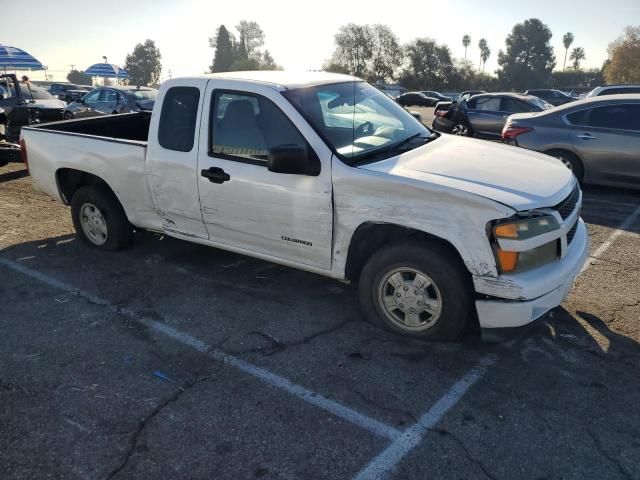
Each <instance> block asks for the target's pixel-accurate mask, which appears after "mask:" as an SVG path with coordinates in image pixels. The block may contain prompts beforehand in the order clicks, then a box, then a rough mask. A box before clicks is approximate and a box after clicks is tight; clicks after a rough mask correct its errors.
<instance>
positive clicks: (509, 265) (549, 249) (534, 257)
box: [491, 215, 560, 273]
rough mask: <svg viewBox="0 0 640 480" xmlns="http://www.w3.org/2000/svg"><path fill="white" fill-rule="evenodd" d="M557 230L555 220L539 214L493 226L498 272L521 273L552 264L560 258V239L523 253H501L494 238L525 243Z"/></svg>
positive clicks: (505, 251)
mask: <svg viewBox="0 0 640 480" xmlns="http://www.w3.org/2000/svg"><path fill="white" fill-rule="evenodd" d="M559 228H560V225H559V224H558V221H557V220H556V219H555V217H552V216H550V215H539V216H533V217H529V218H523V219H522V220H513V221H507V222H502V223H497V224H495V225H493V228H492V230H491V233H492V235H493V239H492V240H493V250H494V253H495V256H496V263H497V265H498V269H499V270H500V272H501V273H520V272H523V271H526V270H531V269H533V268H536V267H540V266H542V265H545V264H547V263H550V262H553V261H554V260H556V259H557V258H558V257H559V251H560V247H559V239H555V240H553V241H551V242H548V243H545V244H543V245H540V246H537V247H535V248H532V249H530V250H526V251H520V252H516V251H509V250H503V249H502V248H501V247H500V245H499V244H498V241H497V239H505V240H516V241H518V240H528V239H531V238H534V237H537V236H539V235H543V234H545V233H549V232H552V231H553V230H557V229H559Z"/></svg>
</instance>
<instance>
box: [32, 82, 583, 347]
mask: <svg viewBox="0 0 640 480" xmlns="http://www.w3.org/2000/svg"><path fill="white" fill-rule="evenodd" d="M345 110H351V111H357V112H358V116H357V118H355V119H354V115H353V114H351V118H352V120H351V122H350V123H349V124H346V123H344V119H345V118H348V117H346V116H343V112H344V111H345ZM76 133H82V134H83V135H77V134H76ZM23 140H24V142H25V146H26V148H25V152H24V153H25V155H26V157H27V161H28V165H29V169H30V172H31V176H32V181H33V185H34V188H35V189H36V190H39V191H43V192H45V193H47V194H49V195H51V196H53V197H55V198H57V199H60V200H62V201H63V202H65V203H68V204H71V213H72V218H73V221H74V225H75V228H76V231H77V234H78V237H79V238H80V240H82V241H83V242H85V243H87V244H88V245H89V246H92V247H94V248H97V249H101V250H117V249H121V248H125V247H127V246H129V245H130V243H131V239H132V229H133V226H135V227H138V228H144V229H148V230H151V231H157V232H164V233H166V234H167V235H171V236H174V237H176V238H180V239H183V240H187V241H192V242H197V243H202V244H205V245H211V246H216V247H219V248H223V249H227V250H231V251H234V252H238V253H244V254H247V255H251V256H254V257H258V258H262V259H265V260H270V261H273V262H277V263H281V264H284V265H288V266H291V267H295V268H299V269H303V270H308V271H311V272H315V273H318V274H321V275H325V276H329V277H332V278H336V279H342V280H345V279H346V280H355V281H358V283H359V285H358V288H359V296H360V301H361V304H362V307H363V310H364V312H365V316H366V318H367V319H369V320H370V321H372V322H375V323H378V324H380V325H383V326H386V327H388V328H390V329H391V330H393V331H395V332H398V333H401V334H405V335H411V336H419V337H424V336H427V337H432V336H437V337H440V338H448V339H451V338H457V337H459V336H460V335H461V334H462V333H463V332H464V331H465V329H466V328H467V326H468V322H469V320H470V319H474V318H475V316H474V315H475V312H477V316H478V319H479V324H480V326H481V327H483V328H500V327H507V326H509V327H515V326H520V325H524V324H526V323H529V322H531V321H533V320H534V319H535V318H537V317H538V316H540V315H542V314H543V313H544V312H545V311H547V310H548V309H550V308H553V307H554V306H556V305H558V304H559V303H560V302H561V301H562V300H563V298H564V297H565V295H566V294H567V292H568V290H569V289H570V287H571V285H572V283H573V279H574V277H575V275H576V274H577V272H578V271H579V270H580V268H581V267H582V265H583V263H584V261H585V259H586V255H587V251H588V236H587V232H586V228H585V226H584V223H583V222H582V221H581V220H580V219H579V211H580V204H581V194H580V190H579V188H578V187H577V182H576V181H575V178H574V177H573V175H571V173H570V172H569V171H568V170H567V169H566V168H564V167H563V166H562V165H561V164H560V163H559V162H557V161H556V160H554V159H551V158H549V157H547V156H544V155H539V154H537V153H534V152H528V151H526V150H524V149H514V148H511V147H506V146H503V145H500V144H493V143H488V142H475V141H470V140H468V139H464V138H457V137H453V136H449V135H447V136H445V135H438V134H436V133H434V132H431V131H430V130H428V129H427V128H426V127H424V126H423V125H422V124H420V123H419V122H417V121H416V120H415V119H414V118H413V117H412V116H411V115H410V114H409V113H408V112H407V111H406V110H404V109H403V108H402V107H400V106H399V105H398V104H397V103H396V102H394V101H392V100H391V99H389V97H388V96H386V95H385V94H383V93H382V92H380V91H379V90H377V89H375V88H374V87H372V86H371V85H369V84H367V83H366V82H363V81H361V80H359V79H355V78H354V77H350V76H346V75H336V74H328V73H325V72H307V73H305V74H295V75H292V74H290V73H288V72H283V71H280V72H266V71H262V72H232V73H228V74H215V75H211V76H201V77H190V78H182V79H178V78H174V79H170V80H167V81H166V82H164V83H163V84H162V87H161V89H160V92H159V95H158V104H157V105H156V107H155V111H154V112H153V115H151V114H150V113H149V112H139V113H132V114H124V115H116V116H106V117H100V118H90V119H83V120H75V121H67V122H59V123H56V124H50V125H46V126H42V127H37V128H34V127H32V128H27V129H25V130H24V131H23ZM559 205H562V210H561V211H559V210H558V209H559V208H560V207H559ZM543 207H547V208H548V209H549V210H547V212H548V214H547V215H546V216H543V217H540V216H533V217H532V216H529V212H530V211H531V210H535V211H538V209H540V208H543ZM554 209H555V210H554ZM517 212H519V213H520V216H515V215H516V213H517ZM552 212H556V213H552ZM523 222H524V223H523ZM488 225H489V226H490V228H489V231H488V228H487V226H488ZM519 232H524V233H523V235H520V233H519ZM525 233H526V234H525ZM534 271H535V273H534ZM474 308H475V312H474V310H473V309H474Z"/></svg>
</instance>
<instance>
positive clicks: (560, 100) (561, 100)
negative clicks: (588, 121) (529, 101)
mask: <svg viewBox="0 0 640 480" xmlns="http://www.w3.org/2000/svg"><path fill="white" fill-rule="evenodd" d="M524 94H525V95H533V96H534V97H538V98H541V99H542V100H544V101H545V102H547V103H550V104H551V105H553V106H555V107H557V106H558V105H564V104H565V103H569V102H574V101H576V100H577V97H572V96H571V95H568V94H566V93H564V92H561V91H560V90H553V89H547V88H542V89H537V90H527V91H526V92H524Z"/></svg>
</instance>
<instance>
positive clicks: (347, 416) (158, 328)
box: [0, 258, 401, 440]
mask: <svg viewBox="0 0 640 480" xmlns="http://www.w3.org/2000/svg"><path fill="white" fill-rule="evenodd" d="M0 264H1V265H4V266H6V267H8V268H10V269H12V270H14V271H16V272H20V273H22V274H24V275H27V276H29V277H31V278H35V279H36V280H39V281H41V282H43V283H46V284H47V285H50V286H52V287H55V288H57V289H59V290H63V291H66V292H69V293H73V294H75V295H78V296H79V297H82V298H84V299H86V300H89V301H90V302H92V303H96V304H98V305H102V306H105V307H107V308H108V309H109V310H110V311H112V312H114V313H117V314H120V315H124V316H126V317H128V318H129V319H131V320H133V321H135V322H138V323H140V324H142V325H144V326H146V327H147V328H149V329H150V330H153V331H154V332H157V333H161V334H163V335H165V336H167V337H170V338H172V339H173V340H175V341H177V342H179V343H181V344H183V345H186V346H188V347H191V348H193V349H194V350H197V351H198V352H201V353H204V354H206V355H209V356H211V357H212V358H215V359H216V360H219V361H222V362H224V363H225V364H227V365H230V366H232V367H234V368H237V369H238V370H240V371H242V372H244V373H247V374H249V375H251V376H253V377H255V378H257V379H258V380H261V381H262V382H264V383H266V384H268V385H271V386H272V387H275V388H278V389H280V390H283V391H285V392H287V393H289V394H290V395H293V396H294V397H297V398H299V399H301V400H304V401H305V402H307V403H310V404H312V405H315V406H316V407H318V408H321V409H323V410H325V411H327V412H329V413H331V414H333V415H335V416H336V417H339V418H342V419H343V420H346V421H347V422H350V423H352V424H354V425H357V426H359V427H361V428H363V429H365V430H368V431H369V432H371V433H373V434H375V435H378V436H380V437H383V438H387V439H389V440H394V439H396V438H398V437H399V436H400V434H401V432H400V431H399V430H397V429H396V428H394V427H392V426H390V425H387V424H385V423H382V422H380V421H378V420H375V419H373V418H370V417H368V416H366V415H364V414H362V413H360V412H358V411H356V410H354V409H352V408H350V407H347V406H345V405H342V404H340V403H338V402H336V401H334V400H330V399H328V398H326V397H323V396H322V395H320V394H318V393H316V392H313V391H311V390H309V389H307V388H305V387H303V386H301V385H297V384H295V383H293V382H291V381H290V380H288V379H286V378H284V377H282V376H280V375H277V374H275V373H273V372H271V371H269V370H267V369H266V368H262V367H258V366H256V365H253V364H251V363H249V362H246V361H244V360H242V359H240V358H238V357H234V356H233V355H229V354H227V353H225V352H223V351H221V350H218V349H216V348H213V347H211V346H210V345H208V344H206V343H205V342H203V341H202V340H199V339H197V338H195V337H193V336H191V335H189V334H188V333H185V332H181V331H179V330H176V329H175V328H173V327H170V326H169V325H167V324H166V323H163V322H158V321H156V320H153V319H151V318H148V317H144V316H142V315H139V314H138V313H136V312H134V311H133V310H130V309H128V308H121V307H118V306H117V305H114V304H112V303H110V302H108V301H106V300H104V299H102V298H100V297H97V296H96V295H93V294H91V293H88V292H85V291H82V290H80V289H77V288H75V287H73V286H72V285H69V284H68V283H65V282H63V281H60V280H57V279H55V278H53V277H50V276H49V275H46V274H44V273H41V272H38V271H36V270H33V269H31V268H29V267H26V266H24V265H21V264H19V263H17V262H14V261H12V260H8V259H5V258H0Z"/></svg>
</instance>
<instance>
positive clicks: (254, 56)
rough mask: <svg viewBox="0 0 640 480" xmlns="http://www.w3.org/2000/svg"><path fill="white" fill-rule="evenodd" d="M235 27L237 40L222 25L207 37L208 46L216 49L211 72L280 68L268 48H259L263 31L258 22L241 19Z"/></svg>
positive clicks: (261, 43) (262, 38) (262, 39)
mask: <svg viewBox="0 0 640 480" xmlns="http://www.w3.org/2000/svg"><path fill="white" fill-rule="evenodd" d="M236 29H237V30H238V40H236V37H235V36H234V35H233V33H231V32H229V31H228V30H227V29H226V27H225V26H224V25H220V26H219V27H218V30H217V33H216V36H215V37H210V38H209V46H210V47H211V48H214V49H215V51H216V52H215V55H214V58H213V64H212V65H211V66H210V67H209V70H210V71H211V72H231V71H239V70H280V69H281V67H280V66H279V65H278V64H277V63H276V62H275V60H274V59H273V56H272V55H271V53H269V51H268V50H265V51H264V52H263V51H262V50H261V47H262V46H263V45H264V32H263V31H262V29H261V28H260V25H258V23H256V22H250V21H247V20H241V21H240V23H239V24H238V25H237V26H236Z"/></svg>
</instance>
